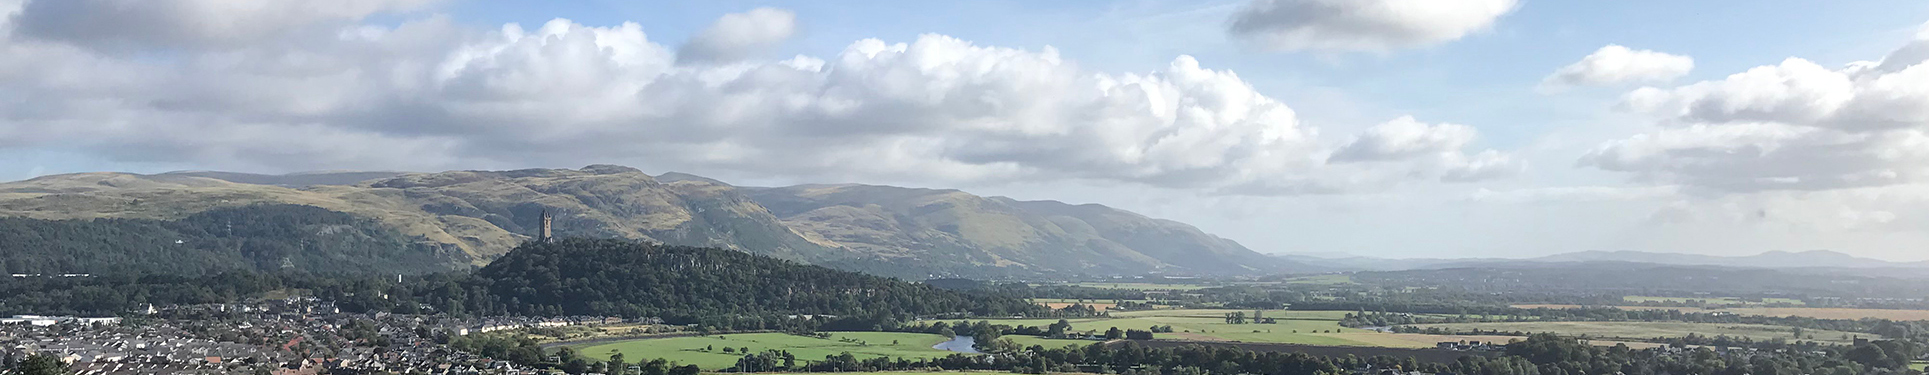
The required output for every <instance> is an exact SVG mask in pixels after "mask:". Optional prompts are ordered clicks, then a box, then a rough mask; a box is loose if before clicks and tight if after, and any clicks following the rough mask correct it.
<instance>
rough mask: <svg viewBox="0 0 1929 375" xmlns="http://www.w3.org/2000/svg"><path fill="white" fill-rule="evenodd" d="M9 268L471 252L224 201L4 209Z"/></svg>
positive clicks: (352, 262)
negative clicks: (148, 215) (81, 210)
mask: <svg viewBox="0 0 1929 375" xmlns="http://www.w3.org/2000/svg"><path fill="white" fill-rule="evenodd" d="M0 239H4V240H0V271H4V273H9V274H64V273H94V274H102V273H106V274H174V275H202V274H209V273H215V272H219V271H223V270H237V269H239V270H255V271H280V270H288V271H305V272H311V273H358V274H369V273H375V274H417V273H428V272H436V271H448V270H450V269H451V268H452V267H458V266H460V264H459V262H457V260H458V259H461V258H462V257H461V252H460V251H459V250H456V249H454V248H452V247H443V246H438V245H437V244H435V243H432V242H419V241H415V240H413V239H411V238H408V237H407V236H403V235H402V234H401V233H397V232H395V231H394V230H392V229H390V228H388V227H385V226H381V225H379V224H378V223H376V222H375V221H373V220H368V219H363V218H358V217H355V216H352V215H348V214H343V213H340V212H334V211H328V210H324V209H320V208H315V207H309V206H294V205H256V206H245V207H233V208H218V209H213V210H208V211H202V212H200V213H196V214H193V215H188V216H187V217H185V218H181V219H179V220H153V219H93V220H88V219H73V220H40V219H28V218H0Z"/></svg>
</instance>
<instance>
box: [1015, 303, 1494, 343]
mask: <svg viewBox="0 0 1929 375" xmlns="http://www.w3.org/2000/svg"><path fill="white" fill-rule="evenodd" d="M1230 312H1243V313H1246V314H1247V315H1248V316H1249V317H1250V316H1251V314H1252V313H1253V311H1252V310H1151V311H1127V312H1115V313H1113V314H1112V316H1113V318H1110V319H1104V318H1088V319H1070V320H1067V322H1070V323H1071V324H1072V330H1074V331H1100V332H1102V331H1105V330H1106V329H1110V328H1112V327H1118V328H1119V329H1137V330H1149V329H1151V327H1152V326H1168V325H1169V326H1172V329H1173V332H1172V333H1160V334H1158V337H1159V338H1160V339H1170V340H1187V341H1220V342H1255V343H1277V344H1302V345H1321V346H1352V347H1395V348H1423V347H1432V346H1433V345H1434V343H1437V342H1440V341H1458V340H1466V339H1472V338H1463V337H1461V336H1431V335H1409V336H1411V337H1403V338H1398V339H1395V338H1394V337H1395V336H1399V335H1395V334H1389V333H1380V332H1375V331H1371V330H1364V329H1353V328H1346V327H1342V326H1340V324H1339V320H1340V318H1342V317H1345V316H1346V314H1347V312H1345V311H1296V310H1265V311H1261V312H1260V315H1261V316H1265V317H1268V318H1275V319H1278V323H1277V324H1228V323H1226V319H1225V314H1226V313H1230ZM991 322H992V323H993V324H1005V325H1012V326H1017V325H1029V326H1043V325H1049V324H1052V323H1053V322H1057V320H1056V319H1004V320H992V321H991ZM1421 336H1424V337H1421ZM1498 341H1503V342H1504V341H1505V340H1504V339H1498ZM1020 343H1023V342H1020Z"/></svg>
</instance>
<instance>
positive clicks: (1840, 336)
mask: <svg viewBox="0 0 1929 375" xmlns="http://www.w3.org/2000/svg"><path fill="white" fill-rule="evenodd" d="M1416 327H1419V328H1422V329H1426V328H1441V329H1447V330H1451V331H1455V332H1466V331H1472V330H1481V331H1500V332H1530V333H1543V332H1550V333H1555V334H1559V335H1565V336H1583V335H1585V336H1587V337H1591V338H1598V339H1620V340H1646V339H1653V338H1657V337H1682V336H1687V335H1688V334H1690V333H1693V334H1698V335H1702V336H1717V335H1727V336H1731V337H1747V338H1751V339H1755V340H1771V339H1777V338H1780V339H1788V340H1794V339H1796V337H1794V334H1795V329H1794V328H1791V327H1782V326H1769V325H1759V324H1730V323H1686V322H1510V323H1449V324H1421V325H1416ZM1802 334H1803V336H1804V337H1803V338H1802V339H1808V340H1815V341H1821V342H1831V343H1848V342H1850V341H1853V339H1854V338H1855V337H1858V336H1859V337H1862V338H1877V337H1875V336H1874V335H1870V334H1858V333H1849V332H1838V331H1826V330H1804V331H1802Z"/></svg>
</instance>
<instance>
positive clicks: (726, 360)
mask: <svg viewBox="0 0 1929 375" xmlns="http://www.w3.org/2000/svg"><path fill="white" fill-rule="evenodd" d="M719 337H721V338H719ZM847 338H848V339H853V340H858V341H861V342H862V343H856V342H846V341H842V339H847ZM945 340H949V338H947V337H943V336H938V335H933V334H924V333H896V332H831V338H830V339H820V338H815V337H805V336H796V335H790V334H783V333H747V334H725V335H718V336H697V337H676V338H665V339H641V340H630V341H621V342H613V343H604V344H593V345H587V346H577V347H575V349H576V350H577V351H578V352H580V353H582V354H583V355H584V356H586V357H590V358H595V359H598V360H607V359H609V357H610V355H611V354H615V353H623V358H624V360H625V361H629V362H636V361H637V360H638V359H643V360H648V359H654V358H663V359H667V360H670V361H675V362H678V363H682V364H691V365H697V367H701V368H703V369H705V370H717V369H724V368H729V367H730V366H734V365H736V364H737V359H738V358H740V357H741V356H740V355H738V354H737V353H724V352H723V348H725V347H730V348H750V351H751V352H752V353H757V352H763V351H764V350H769V349H777V350H785V351H789V352H790V353H791V354H793V355H796V356H797V359H798V360H800V361H818V360H822V359H824V357H825V356H831V355H838V354H842V353H844V352H850V353H851V355H854V356H857V357H858V358H859V359H864V358H876V357H893V358H936V357H943V356H947V355H951V354H953V352H949V351H944V350H938V349H932V348H931V346H932V345H937V344H938V343H940V342H944V341H945ZM893 341H895V342H896V344H892V342H893ZM705 347H715V348H716V350H714V351H705V350H703V349H704V348H705Z"/></svg>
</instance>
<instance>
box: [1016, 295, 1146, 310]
mask: <svg viewBox="0 0 1929 375" xmlns="http://www.w3.org/2000/svg"><path fill="white" fill-rule="evenodd" d="M1031 302H1032V303H1036V304H1040V305H1045V307H1050V308H1054V309H1062V308H1065V307H1066V306H1071V305H1073V304H1084V305H1086V306H1092V307H1094V308H1097V309H1099V310H1105V309H1109V308H1112V307H1115V306H1118V303H1119V302H1138V303H1147V302H1150V301H1149V300H1142V299H1139V300H1111V299H1091V298H1086V299H1078V298H1033V299H1031Z"/></svg>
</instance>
